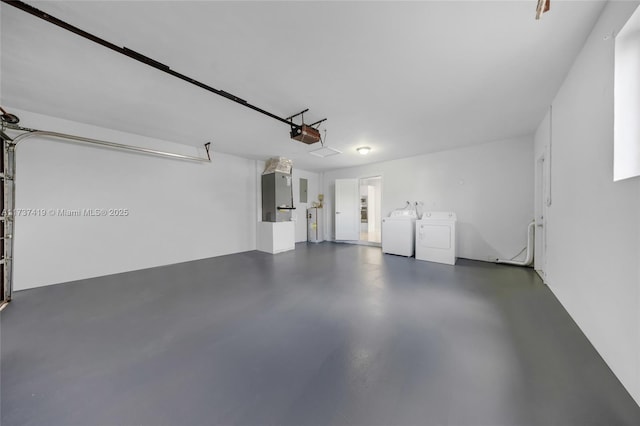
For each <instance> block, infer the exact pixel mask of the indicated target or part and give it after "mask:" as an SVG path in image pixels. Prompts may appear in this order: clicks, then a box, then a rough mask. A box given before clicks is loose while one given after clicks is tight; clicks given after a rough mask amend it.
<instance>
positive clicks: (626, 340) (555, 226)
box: [536, 2, 640, 402]
mask: <svg viewBox="0 0 640 426" xmlns="http://www.w3.org/2000/svg"><path fill="white" fill-rule="evenodd" d="M636 5H637V2H609V3H608V4H607V6H606V7H605V9H604V11H603V13H602V15H601V17H600V19H599V21H598V22H597V24H596V25H595V27H594V29H593V32H592V33H591V35H590V36H589V38H588V39H587V41H586V44H585V46H584V47H583V49H582V51H581V53H580V54H579V55H578V57H577V58H576V61H575V63H574V64H573V67H572V69H571V71H570V72H569V74H568V75H567V78H566V80H565V81H564V83H563V84H562V86H561V88H560V90H559V92H558V93H557V95H556V97H555V99H554V100H553V105H552V112H551V116H550V117H547V118H546V119H545V121H543V123H542V124H541V125H540V128H539V130H538V132H537V136H538V137H536V152H537V153H542V152H545V150H548V149H549V147H548V145H549V141H550V143H551V149H550V152H551V205H550V206H549V207H548V208H547V217H546V226H547V231H546V238H547V246H546V247H547V262H546V271H545V272H546V282H547V284H548V285H549V287H550V288H551V289H552V291H553V292H554V293H555V295H556V296H557V297H558V299H559V300H560V302H561V303H562V304H563V305H564V307H565V308H566V309H567V311H568V312H569V313H570V314H571V316H572V317H573V319H574V320H575V321H576V323H577V324H578V325H579V326H580V328H581V329H582V330H583V332H584V333H585V335H586V336H587V337H588V338H589V340H590V341H591V342H592V343H593V345H594V346H595V348H596V349H597V350H598V351H599V352H600V354H601V355H602V357H603V358H604V360H605V361H606V362H607V363H608V364H609V366H610V367H611V369H612V370H613V371H614V373H615V374H616V375H617V376H618V378H619V379H620V380H621V381H622V383H623V384H624V385H625V386H626V388H627V389H628V390H629V392H630V393H631V394H632V396H633V397H634V398H635V399H636V401H638V402H640V291H639V288H640V271H639V269H638V265H639V262H638V260H639V259H640V181H639V180H638V178H634V179H628V180H625V181H621V182H616V183H614V182H613V81H614V42H613V39H611V38H609V39H606V35H607V34H610V33H611V32H612V31H614V32H617V31H618V30H619V29H620V28H621V26H622V24H623V23H624V21H625V20H626V19H627V18H628V17H629V16H630V15H631V13H632V11H633V9H634V8H635V7H636ZM549 124H551V134H550V137H548V136H547V132H548V130H547V128H548V126H549Z"/></svg>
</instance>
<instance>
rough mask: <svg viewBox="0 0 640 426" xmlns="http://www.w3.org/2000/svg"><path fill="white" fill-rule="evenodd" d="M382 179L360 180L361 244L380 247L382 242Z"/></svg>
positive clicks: (374, 177)
mask: <svg viewBox="0 0 640 426" xmlns="http://www.w3.org/2000/svg"><path fill="white" fill-rule="evenodd" d="M381 201H382V177H381V176H372V177H367V178H361V179H360V242H362V243H365V244H367V243H368V244H375V245H379V244H380V242H381V241H382V214H381V212H382V205H381Z"/></svg>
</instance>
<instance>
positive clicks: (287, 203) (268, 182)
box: [262, 172, 293, 222]
mask: <svg viewBox="0 0 640 426" xmlns="http://www.w3.org/2000/svg"><path fill="white" fill-rule="evenodd" d="M291 185H292V178H291V175H290V174H288V173H281V172H273V173H268V174H266V175H262V221H263V222H288V221H290V220H291V210H293V192H292V188H291Z"/></svg>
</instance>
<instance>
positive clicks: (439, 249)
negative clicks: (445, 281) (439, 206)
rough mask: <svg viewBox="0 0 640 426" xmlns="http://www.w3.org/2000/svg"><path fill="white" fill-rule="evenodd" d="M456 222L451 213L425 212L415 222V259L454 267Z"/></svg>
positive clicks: (454, 215) (453, 214)
mask: <svg viewBox="0 0 640 426" xmlns="http://www.w3.org/2000/svg"><path fill="white" fill-rule="evenodd" d="M456 221H457V217H456V214H455V213H452V212H425V213H424V214H423V215H422V219H421V220H419V221H417V222H416V259H418V260H427V261H430V262H438V263H446V264H448V265H455V264H456V256H457V253H456Z"/></svg>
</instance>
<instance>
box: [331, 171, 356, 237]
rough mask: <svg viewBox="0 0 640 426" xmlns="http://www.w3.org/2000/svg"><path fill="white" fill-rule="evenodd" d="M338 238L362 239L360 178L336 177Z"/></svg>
mask: <svg viewBox="0 0 640 426" xmlns="http://www.w3.org/2000/svg"><path fill="white" fill-rule="evenodd" d="M335 224H336V240H338V241H357V240H359V239H360V183H359V181H358V179H336V215H335Z"/></svg>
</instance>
